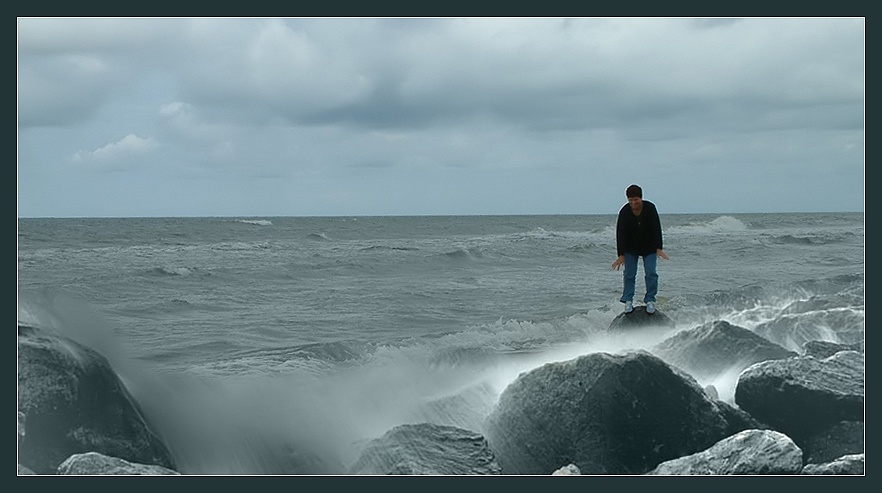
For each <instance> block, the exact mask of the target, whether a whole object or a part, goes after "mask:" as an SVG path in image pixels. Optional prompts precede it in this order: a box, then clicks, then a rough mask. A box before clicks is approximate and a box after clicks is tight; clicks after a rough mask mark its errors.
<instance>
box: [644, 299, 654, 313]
mask: <svg viewBox="0 0 882 493" xmlns="http://www.w3.org/2000/svg"><path fill="white" fill-rule="evenodd" d="M646 313H648V314H650V315H652V314H653V313H655V302H654V301H647V302H646Z"/></svg>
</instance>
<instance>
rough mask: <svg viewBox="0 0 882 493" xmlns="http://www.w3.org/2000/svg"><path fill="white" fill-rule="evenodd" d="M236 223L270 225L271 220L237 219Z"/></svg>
mask: <svg viewBox="0 0 882 493" xmlns="http://www.w3.org/2000/svg"><path fill="white" fill-rule="evenodd" d="M236 222H237V223H243V224H253V225H255V226H272V225H273V223H272V221H268V220H266V219H237V220H236Z"/></svg>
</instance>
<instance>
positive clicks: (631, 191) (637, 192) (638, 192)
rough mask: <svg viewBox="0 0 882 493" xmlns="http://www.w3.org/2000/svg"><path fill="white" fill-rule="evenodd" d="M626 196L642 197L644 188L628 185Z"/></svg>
mask: <svg viewBox="0 0 882 493" xmlns="http://www.w3.org/2000/svg"><path fill="white" fill-rule="evenodd" d="M625 197H628V198H629V199H630V198H631V197H640V198H641V199H642V198H643V189H642V188H640V187H639V186H637V185H631V186H630V187H628V189H627V190H625Z"/></svg>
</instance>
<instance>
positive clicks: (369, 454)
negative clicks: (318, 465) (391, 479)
mask: <svg viewBox="0 0 882 493" xmlns="http://www.w3.org/2000/svg"><path fill="white" fill-rule="evenodd" d="M500 471H501V469H500V467H499V464H498V463H497V462H496V459H495V458H494V457H493V452H492V451H491V450H490V448H489V446H488V445H487V440H485V439H484V437H483V436H482V435H480V434H478V433H475V432H473V431H469V430H465V429H462V428H457V427H455V426H447V425H435V424H429V423H419V424H405V425H400V426H396V427H395V428H393V429H391V430H389V431H388V432H386V433H385V434H384V435H383V436H382V437H380V438H377V439H374V440H371V441H370V442H368V444H367V446H366V447H365V449H364V451H363V452H362V453H361V455H360V456H359V458H358V460H357V461H356V462H355V464H353V465H352V467H351V468H350V474H383V475H399V474H403V475H474V474H477V475H491V474H499V473H500Z"/></svg>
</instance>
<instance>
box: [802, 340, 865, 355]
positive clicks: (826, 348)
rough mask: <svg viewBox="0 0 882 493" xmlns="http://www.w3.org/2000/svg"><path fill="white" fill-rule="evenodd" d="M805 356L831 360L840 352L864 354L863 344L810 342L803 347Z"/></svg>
mask: <svg viewBox="0 0 882 493" xmlns="http://www.w3.org/2000/svg"><path fill="white" fill-rule="evenodd" d="M802 348H803V351H804V353H805V356H814V357H815V358H818V359H824V358H829V357H830V356H833V355H834V354H836V353H838V352H839V351H857V352H859V353H863V352H864V345H863V343H860V344H839V343H837V342H829V341H808V342H806V343H805V344H804V345H803V347H802Z"/></svg>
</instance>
